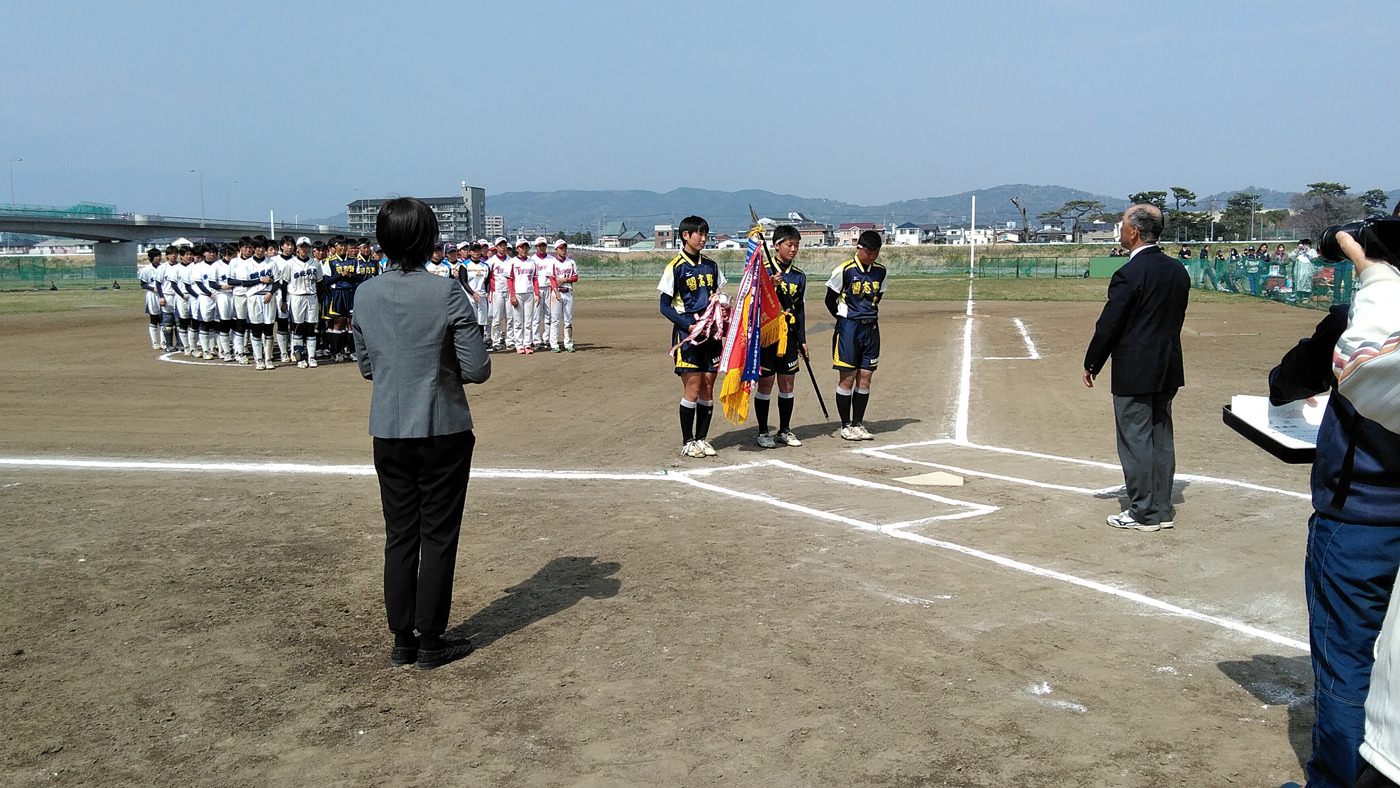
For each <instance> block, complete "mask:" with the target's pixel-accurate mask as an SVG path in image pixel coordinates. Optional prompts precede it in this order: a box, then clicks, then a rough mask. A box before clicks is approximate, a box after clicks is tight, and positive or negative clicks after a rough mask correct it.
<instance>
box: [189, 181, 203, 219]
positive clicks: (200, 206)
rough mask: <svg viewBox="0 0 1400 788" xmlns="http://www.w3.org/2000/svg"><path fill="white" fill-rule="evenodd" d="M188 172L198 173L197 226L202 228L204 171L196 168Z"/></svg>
mask: <svg viewBox="0 0 1400 788" xmlns="http://www.w3.org/2000/svg"><path fill="white" fill-rule="evenodd" d="M190 172H197V173H199V226H200V227H203V226H204V170H201V169H199V168H198V167H196V168H195V169H193V170H190Z"/></svg>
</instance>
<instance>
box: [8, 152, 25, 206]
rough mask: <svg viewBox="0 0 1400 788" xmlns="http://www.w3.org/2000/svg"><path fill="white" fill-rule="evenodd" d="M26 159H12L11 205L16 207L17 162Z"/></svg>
mask: <svg viewBox="0 0 1400 788" xmlns="http://www.w3.org/2000/svg"><path fill="white" fill-rule="evenodd" d="M17 161H24V159H10V207H11V208H13V207H15V162H17Z"/></svg>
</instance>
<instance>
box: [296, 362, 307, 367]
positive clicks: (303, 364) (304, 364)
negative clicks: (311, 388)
mask: <svg viewBox="0 0 1400 788" xmlns="http://www.w3.org/2000/svg"><path fill="white" fill-rule="evenodd" d="M297 369H306V362H305V361H298V362H297Z"/></svg>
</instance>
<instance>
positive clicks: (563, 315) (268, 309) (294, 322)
mask: <svg viewBox="0 0 1400 788" xmlns="http://www.w3.org/2000/svg"><path fill="white" fill-rule="evenodd" d="M535 245H536V247H537V250H538V254H537V255H536V256H535V257H537V258H540V259H538V260H536V259H533V258H531V259H527V254H525V253H528V246H529V245H528V244H526V243H525V242H524V241H523V239H522V241H521V243H520V244H518V245H517V248H518V249H519V250H520V251H522V252H523V253H522V254H521V255H520V256H519V259H510V260H507V259H506V258H505V246H506V242H505V239H504V238H501V239H497V251H498V252H499V254H498V255H493V257H492V259H491V261H490V262H487V261H485V260H483V259H482V255H483V253H485V252H486V251H487V250H489V249H490V248H491V247H490V246H489V245H488V244H487V243H486V241H485V240H484V239H483V240H480V241H477V242H475V243H472V244H462V247H466V251H467V258H468V259H465V260H459V259H458V257H459V251H460V250H459V248H458V247H457V246H456V245H454V244H445V245H438V247H437V248H435V250H434V252H433V256H432V259H431V260H429V261H428V262H427V263H426V265H425V267H426V268H427V269H428V270H429V271H431V272H433V273H436V274H440V275H442V276H450V277H452V278H455V279H456V280H457V281H458V282H459V283H460V284H461V285H462V287H463V289H465V290H466V291H467V294H468V296H469V297H470V298H471V299H472V302H473V304H474V306H475V307H476V316H477V320H478V322H479V323H481V325H482V326H487V325H489V324H490V323H489V321H491V320H492V315H498V317H497V319H498V322H499V323H500V324H501V327H502V329H506V330H510V331H512V332H514V331H515V330H516V329H517V328H518V329H519V330H520V331H522V332H524V336H516V335H514V334H512V343H511V344H512V346H513V347H516V348H520V350H518V351H517V352H521V353H526V352H530V353H532V352H534V350H533V348H534V347H535V346H541V347H543V346H545V345H548V346H550V347H552V348H553V349H554V350H556V352H558V351H563V350H567V351H570V352H572V351H573V349H574V344H573V334H572V328H573V285H574V283H575V282H577V281H578V266H577V264H576V263H575V262H574V261H573V260H572V259H571V258H569V257H568V246H567V244H565V243H564V242H563V241H560V242H558V243H556V244H555V253H554V255H553V256H550V255H546V254H545V253H544V249H545V246H546V242H545V240H544V239H543V238H538V239H536V244H535ZM147 257H148V261H147V265H145V266H142V268H141V269H140V271H138V273H137V278H138V279H139V280H140V282H141V287H142V289H143V290H145V292H146V299H145V300H146V313H147V315H149V319H150V325H149V327H148V330H149V336H150V340H151V347H152V348H153V349H155V350H161V351H164V352H183V353H184V354H185V355H187V356H199V357H201V358H204V359H209V360H212V359H215V358H218V359H220V360H223V361H226V362H230V363H237V364H240V365H247V364H249V363H251V364H252V365H253V367H254V368H255V369H274V368H276V362H274V361H273V350H274V343H275V345H276V349H277V351H278V356H279V360H280V361H281V363H291V362H293V361H295V362H296V364H297V366H298V367H300V368H303V369H304V368H308V367H315V366H316V365H317V359H318V358H330V359H332V360H334V361H342V360H346V359H349V360H351V361H354V360H355V356H354V352H353V350H354V349H353V345H352V341H353V340H352V337H351V331H350V318H351V314H352V313H353V311H354V304H355V290H356V288H358V287H359V285H360V284H361V283H363V282H364V281H366V280H368V279H369V278H371V277H373V276H376V275H378V274H379V273H380V272H381V271H382V270H383V264H382V261H381V260H380V259H379V257H380V255H379V254H377V253H376V252H375V251H374V250H373V249H372V248H371V246H370V242H369V239H368V238H361V239H359V240H358V241H357V242H352V241H350V240H349V239H346V238H344V237H341V236H337V237H335V238H333V239H331V241H330V243H329V244H323V243H321V242H319V241H318V242H316V243H314V244H313V243H312V242H311V240H310V239H309V238H306V237H302V238H298V239H293V238H292V237H291V236H284V237H283V238H282V239H281V240H280V242H274V241H269V240H268V239H266V238H265V237H263V236H257V237H253V238H250V237H244V238H241V239H239V241H238V243H237V244H224V245H223V246H222V247H221V246H219V245H217V244H213V243H205V244H201V245H198V246H194V245H189V246H170V247H167V248H166V250H165V253H164V256H163V259H162V255H161V252H160V250H157V249H152V250H150V251H149V252H148V253H147ZM498 258H499V259H498ZM498 292H499V293H500V294H501V295H500V296H499V297H498V296H497V293H498ZM507 300H508V301H509V302H510V303H511V304H512V305H513V306H514V307H515V308H514V309H513V310H512V311H511V312H510V313H507V312H506V311H505V310H504V309H500V310H494V309H492V308H491V307H492V305H493V304H494V303H496V302H500V303H501V304H502V305H503V304H505V303H506V302H507ZM526 302H528V306H527V303H526ZM537 305H539V306H540V307H541V308H538V309H537V308H536V306H537ZM527 309H528V312H527ZM537 313H538V318H537V317H536V314H537ZM508 321H510V325H509V326H507V325H506V324H507V322H508ZM560 329H562V333H563V342H562V345H561V343H560V341H559V336H558V334H559V331H560ZM497 344H498V346H500V345H501V342H500V340H499V338H498V339H497ZM527 348H528V349H527ZM498 349H502V348H500V347H498ZM250 356H251V362H250Z"/></svg>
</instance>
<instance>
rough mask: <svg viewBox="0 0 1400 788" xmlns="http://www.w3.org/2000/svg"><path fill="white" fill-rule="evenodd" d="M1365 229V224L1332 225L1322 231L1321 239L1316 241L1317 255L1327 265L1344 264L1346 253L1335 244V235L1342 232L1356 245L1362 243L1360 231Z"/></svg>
mask: <svg viewBox="0 0 1400 788" xmlns="http://www.w3.org/2000/svg"><path fill="white" fill-rule="evenodd" d="M1365 227H1366V222H1347V223H1346V224H1334V225H1332V226H1331V227H1328V228H1327V229H1326V230H1323V231H1322V238H1320V239H1318V242H1317V253H1318V254H1319V255H1321V256H1322V259H1323V260H1326V261H1327V262H1329V263H1345V262H1346V261H1347V256H1346V253H1345V252H1343V251H1342V247H1341V246H1340V245H1338V243H1337V233H1342V232H1344V233H1346V234H1347V235H1350V236H1351V237H1352V238H1355V239H1356V240H1357V242H1358V243H1364V241H1363V240H1362V232H1361V231H1362V230H1363V229H1365Z"/></svg>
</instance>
